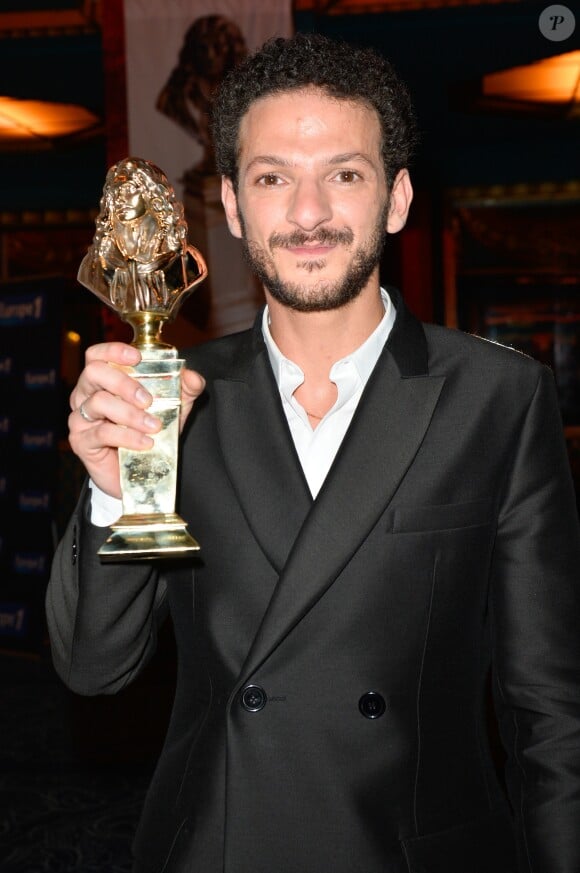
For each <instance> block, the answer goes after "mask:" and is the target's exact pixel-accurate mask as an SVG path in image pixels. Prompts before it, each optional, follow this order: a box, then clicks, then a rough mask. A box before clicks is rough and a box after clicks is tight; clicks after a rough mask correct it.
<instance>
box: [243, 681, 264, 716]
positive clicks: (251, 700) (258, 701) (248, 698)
mask: <svg viewBox="0 0 580 873" xmlns="http://www.w3.org/2000/svg"><path fill="white" fill-rule="evenodd" d="M267 700H268V698H267V696H266V692H265V691H264V689H263V688H261V687H260V686H259V685H246V687H245V688H244V689H243V691H242V693H241V696H240V703H241V704H242V707H243V708H244V709H245V710H246V712H259V711H260V710H261V709H264V707H265V706H266V702H267Z"/></svg>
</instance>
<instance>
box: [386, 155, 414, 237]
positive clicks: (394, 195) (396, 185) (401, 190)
mask: <svg viewBox="0 0 580 873" xmlns="http://www.w3.org/2000/svg"><path fill="white" fill-rule="evenodd" d="M412 200H413V186H412V185H411V177H410V176H409V171H408V170H404V169H403V170H399V172H398V173H397V176H396V178H395V181H394V182H393V187H392V188H391V197H390V200H389V213H388V216H387V228H386V229H387V233H397V232H398V231H399V230H402V229H403V228H404V227H405V224H406V222H407V216H408V214H409V208H410V206H411V201H412Z"/></svg>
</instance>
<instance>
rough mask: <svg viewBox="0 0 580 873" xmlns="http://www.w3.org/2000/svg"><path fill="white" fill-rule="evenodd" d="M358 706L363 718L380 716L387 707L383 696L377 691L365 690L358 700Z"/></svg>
mask: <svg viewBox="0 0 580 873" xmlns="http://www.w3.org/2000/svg"><path fill="white" fill-rule="evenodd" d="M358 708H359V709H360V711H361V714H362V715H364V717H365V718H380V717H381V715H383V713H384V711H385V710H386V708H387V704H386V703H385V698H384V697H383V696H382V695H381V694H379V693H378V692H377V691H367V693H366V694H363V696H362V697H361V699H360V700H359V702H358Z"/></svg>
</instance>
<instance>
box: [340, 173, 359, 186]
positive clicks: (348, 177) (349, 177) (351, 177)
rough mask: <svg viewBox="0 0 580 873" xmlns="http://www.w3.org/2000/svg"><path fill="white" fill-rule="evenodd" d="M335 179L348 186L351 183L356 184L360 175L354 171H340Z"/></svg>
mask: <svg viewBox="0 0 580 873" xmlns="http://www.w3.org/2000/svg"><path fill="white" fill-rule="evenodd" d="M335 178H336V179H338V181H339V182H346V183H347V184H348V183H351V182H356V181H357V180H358V179H359V178H360V177H359V174H358V173H355V171H354V170H340V172H339V173H337V174H336V177H335Z"/></svg>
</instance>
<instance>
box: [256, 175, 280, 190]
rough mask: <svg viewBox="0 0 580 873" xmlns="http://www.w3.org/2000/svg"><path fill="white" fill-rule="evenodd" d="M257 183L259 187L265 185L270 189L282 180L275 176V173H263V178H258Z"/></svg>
mask: <svg viewBox="0 0 580 873" xmlns="http://www.w3.org/2000/svg"><path fill="white" fill-rule="evenodd" d="M258 183H259V184H260V185H265V186H266V187H267V188H271V187H273V186H274V185H280V184H281V183H282V180H281V178H280V176H277V175H276V173H265V174H264V175H263V176H260V178H259V179H258Z"/></svg>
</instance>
